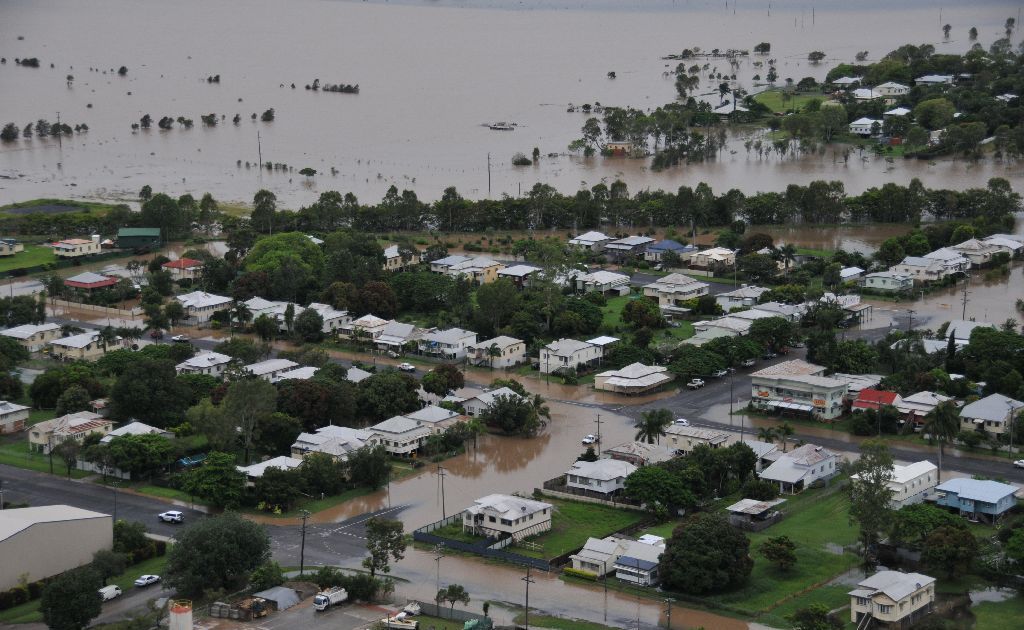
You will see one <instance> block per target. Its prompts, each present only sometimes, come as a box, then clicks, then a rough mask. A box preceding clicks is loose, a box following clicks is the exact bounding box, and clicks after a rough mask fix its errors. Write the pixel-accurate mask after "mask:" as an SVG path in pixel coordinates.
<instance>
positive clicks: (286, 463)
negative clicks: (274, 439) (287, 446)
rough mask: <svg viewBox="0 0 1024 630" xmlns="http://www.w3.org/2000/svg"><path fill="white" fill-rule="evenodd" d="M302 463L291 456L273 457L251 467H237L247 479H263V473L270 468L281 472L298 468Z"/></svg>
mask: <svg viewBox="0 0 1024 630" xmlns="http://www.w3.org/2000/svg"><path fill="white" fill-rule="evenodd" d="M301 463H302V460H301V459H298V458H296V457H291V456H290V455H278V456H277V457H272V458H271V459H268V460H266V461H263V462H258V463H256V464H251V465H249V466H235V468H236V469H237V470H238V472H240V473H242V474H243V475H245V476H246V477H257V478H258V477H262V476H263V473H264V472H266V470H267V469H268V468H278V469H280V470H291V469H292V468H298V467H299V464H301Z"/></svg>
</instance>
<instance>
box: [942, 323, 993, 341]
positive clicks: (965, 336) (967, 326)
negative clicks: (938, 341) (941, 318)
mask: <svg viewBox="0 0 1024 630" xmlns="http://www.w3.org/2000/svg"><path fill="white" fill-rule="evenodd" d="M995 327H996V325H995V324H993V323H991V322H971V321H966V320H963V319H954V320H952V321H951V322H949V326H947V327H946V338H947V339H948V338H949V336H950V335H953V338H954V339H956V340H957V341H970V340H971V333H972V332H974V329H975V328H992V329H995Z"/></svg>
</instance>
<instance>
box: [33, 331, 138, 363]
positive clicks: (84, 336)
mask: <svg viewBox="0 0 1024 630" xmlns="http://www.w3.org/2000/svg"><path fill="white" fill-rule="evenodd" d="M124 345H125V340H124V339H122V338H121V337H118V338H117V339H115V340H114V341H111V342H110V343H108V344H106V345H104V344H103V343H102V342H101V341H100V334H99V333H98V332H96V331H95V330H91V331H87V332H84V333H80V334H77V335H71V336H70V337H60V338H58V339H54V340H53V341H51V342H50V356H52V357H53V358H54V359H59V360H62V361H93V360H95V359H98V358H99V357H101V356H103V355H104V354H106V353H107V352H108V351H109V350H117V349H118V348H122V347H124Z"/></svg>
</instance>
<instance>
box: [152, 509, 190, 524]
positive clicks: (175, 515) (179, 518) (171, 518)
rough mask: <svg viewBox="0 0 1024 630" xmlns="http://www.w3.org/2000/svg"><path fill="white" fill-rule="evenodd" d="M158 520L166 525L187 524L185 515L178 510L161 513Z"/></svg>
mask: <svg viewBox="0 0 1024 630" xmlns="http://www.w3.org/2000/svg"><path fill="white" fill-rule="evenodd" d="M157 518H158V519H160V520H161V521H163V522H165V523H183V522H185V515H184V514H182V513H181V512H179V511H177V510H171V511H170V512H161V513H160V514H157Z"/></svg>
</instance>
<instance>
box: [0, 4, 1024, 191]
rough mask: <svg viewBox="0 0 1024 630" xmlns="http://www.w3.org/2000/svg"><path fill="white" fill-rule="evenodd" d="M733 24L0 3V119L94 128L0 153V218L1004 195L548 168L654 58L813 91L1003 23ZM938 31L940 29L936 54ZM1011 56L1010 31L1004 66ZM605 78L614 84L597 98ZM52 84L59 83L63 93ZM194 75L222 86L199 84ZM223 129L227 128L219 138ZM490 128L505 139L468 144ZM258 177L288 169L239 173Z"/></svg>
mask: <svg viewBox="0 0 1024 630" xmlns="http://www.w3.org/2000/svg"><path fill="white" fill-rule="evenodd" d="M739 4H740V5H741V6H739V7H737V3H736V2H728V1H727V0H726V1H724V2H722V1H718V0H715V1H712V0H691V1H685V0H644V1H640V0H624V1H621V2H617V1H613V0H597V1H594V2H585V3H584V2H569V1H566V0H523V1H516V0H489V1H484V2H468V1H466V2H463V1H459V0H448V1H441V2H428V1H427V0H407V1H405V2H400V3H395V2H383V1H375V2H355V1H347V0H295V1H293V2H289V3H285V4H282V3H280V2H274V1H272V0H253V1H252V2H247V3H245V4H244V5H239V4H238V3H234V2H226V1H223V0H213V1H210V0H181V1H180V2H176V3H175V5H174V11H173V16H172V15H170V14H168V12H167V6H166V5H165V3H159V2H135V1H133V0H96V1H94V2H88V3H84V2H74V1H73V0H38V1H34V2H23V1H18V0H0V15H2V16H3V19H2V20H0V56H3V57H6V58H7V63H6V64H4V65H0V121H2V122H7V121H16V122H17V123H18V124H19V126H24V125H25V124H26V123H27V122H29V121H34V120H37V119H39V118H46V119H49V120H51V121H54V120H56V118H57V115H58V112H59V114H60V120H61V121H62V122H65V123H68V124H70V125H72V126H73V125H75V124H79V123H86V124H88V126H89V128H90V131H89V132H88V133H85V134H79V135H76V136H75V137H74V138H69V139H66V140H65V141H64V142H62V143H61V144H58V143H56V142H55V141H53V140H52V139H42V140H41V139H39V138H33V139H31V140H23V139H22V140H18V141H17V142H14V143H9V144H5V145H3V146H0V204H2V203H9V202H13V201H20V200H25V199H29V198H36V197H43V196H49V197H84V198H107V199H109V198H133V197H134V196H135V195H136V194H137V191H138V190H139V189H140V188H141V187H142V186H143V185H146V184H149V185H151V186H153V188H154V189H156V190H162V191H166V192H168V193H171V194H174V195H179V194H183V193H186V192H188V193H192V194H193V195H198V194H200V193H203V192H207V191H209V192H212V193H213V194H214V195H215V196H216V197H217V198H219V199H224V200H234V201H248V200H251V199H252V195H253V193H254V192H255V191H256V190H258V189H259V188H268V189H270V190H272V191H274V192H275V193H276V194H277V195H278V197H279V199H280V200H281V202H282V204H283V205H285V206H287V207H297V206H298V205H300V204H303V203H309V202H310V201H312V200H313V199H315V198H316V197H317V196H318V195H319V193H320V192H322V191H325V190H340V191H351V192H354V193H355V194H356V195H358V196H359V197H360V198H362V199H363V200H365V201H372V200H377V199H380V198H381V197H382V196H383V194H384V192H385V191H386V190H387V188H388V187H389V186H390V185H392V184H394V185H396V186H398V187H399V188H400V189H411V190H414V191H416V192H417V194H418V195H419V196H420V197H421V198H422V199H434V198H437V197H439V196H440V194H441V191H442V190H443V189H444V188H445V187H447V186H451V185H454V186H456V187H457V188H458V189H459V190H460V192H462V193H463V194H464V195H466V196H470V197H474V198H481V197H486V196H488V195H490V196H500V195H502V194H510V195H515V194H518V192H519V191H520V189H521V188H529V187H531V186H532V185H533V184H534V183H536V182H546V183H550V184H552V185H555V186H556V187H558V188H559V189H560V190H562V191H565V192H572V191H574V190H576V189H578V188H579V187H580V186H581V185H586V186H593V185H594V184H597V183H598V182H600V181H602V180H610V179H614V178H616V177H620V178H623V179H624V180H625V181H626V182H627V183H628V184H629V185H630V187H631V189H632V190H634V191H635V190H639V189H644V188H652V189H653V188H664V189H675V188H676V187H678V186H680V185H683V184H687V185H694V184H696V183H698V182H700V181H707V182H708V183H709V184H711V185H712V187H713V188H714V189H716V190H718V191H723V190H726V189H729V188H734V187H735V188H740V189H742V190H744V191H745V192H748V193H749V192H755V191H758V190H781V189H783V188H784V187H785V186H786V185H788V184H790V183H806V182H808V181H811V180H814V179H822V178H824V179H840V180H842V181H843V182H844V183H845V184H846V188H847V190H848V191H850V192H858V191H861V190H864V189H866V188H868V187H871V186H877V185H880V184H882V183H885V182H890V181H892V182H899V183H906V182H907V181H908V180H909V179H910V178H911V177H920V178H921V179H922V180H923V181H924V183H925V184H926V185H928V186H935V187H939V186H941V187H953V188H964V187H970V186H979V185H983V184H984V182H985V181H986V180H987V179H988V178H989V177H991V176H993V175H1001V176H1005V177H1007V178H1009V179H1010V180H1011V181H1012V182H1013V183H1014V184H1015V185H1016V186H1017V187H1018V188H1020V187H1021V186H1020V184H1021V183H1022V181H1024V177H1022V169H1021V167H1020V166H1019V165H1005V164H1001V163H996V162H993V161H983V162H981V163H979V164H969V163H965V162H954V161H942V162H938V163H935V164H930V163H927V162H918V161H911V162H903V161H896V162H894V163H892V164H889V163H887V162H885V161H884V160H877V159H873V158H869V159H867V160H864V161H862V160H860V159H859V157H858V159H853V160H851V161H850V163H849V164H843V163H842V161H841V160H839V161H838V162H837V161H836V160H835V159H834V157H833V156H832V154H831V153H830V152H826V154H825V155H822V156H815V157H811V158H806V159H795V160H794V159H790V158H788V157H787V158H786V159H784V160H781V161H780V160H779V159H778V158H771V159H766V160H758V159H757V158H756V156H754V157H751V156H750V155H748V154H747V152H746V151H745V150H744V148H743V146H742V140H743V137H737V138H734V139H733V141H732V145H731V147H730V149H729V150H727V151H724V152H723V154H722V156H721V158H720V159H719V160H718V161H716V162H713V163H709V164H696V165H687V166H683V167H679V168H675V169H671V170H668V171H664V172H661V173H655V172H652V171H651V170H649V168H647V161H645V160H627V159H616V158H607V159H606V158H600V157H597V158H592V159H583V158H579V157H574V156H569V155H566V154H565V153H566V146H567V145H568V143H569V142H570V141H571V140H573V139H574V138H576V137H578V136H579V128H580V126H581V125H582V123H583V121H584V119H585V117H584V115H583V114H578V113H577V114H569V113H567V112H566V106H567V105H568V104H569V103H575V104H577V105H579V104H582V103H595V102H600V103H603V104H605V105H622V106H626V105H628V106H633V107H638V108H644V109H647V108H654V107H657V106H659V105H662V104H664V103H667V102H670V101H671V100H672V99H673V98H674V87H673V79H672V78H671V76H664V75H663V73H665V72H666V71H667V70H671V69H672V68H674V66H675V65H676V63H677V62H675V61H669V60H663V59H661V57H662V56H664V55H666V54H670V53H678V52H679V51H680V50H681V49H683V48H684V47H693V46H699V47H701V48H702V49H704V50H711V49H713V48H721V49H723V50H724V49H727V48H747V49H749V48H751V47H752V46H753V45H754V44H756V43H757V42H759V41H767V42H771V44H772V55H771V56H772V57H773V58H776V59H777V60H778V69H779V74H780V76H781V78H782V79H785V78H787V77H791V78H794V79H796V80H799V79H800V78H802V77H804V76H813V77H816V78H819V79H820V78H822V77H823V76H824V75H825V73H826V72H827V71H828V70H829V69H830V68H831V67H833V66H834V65H835V64H836V63H839V62H844V61H850V60H852V57H853V55H854V54H855V53H856V52H857V51H861V50H867V51H868V52H869V53H870V54H869V59H878V58H879V57H881V56H882V55H884V54H885V53H886V52H888V51H890V50H892V49H894V48H896V47H898V46H899V45H901V44H903V43H907V42H913V43H922V42H929V43H933V44H934V45H935V46H936V48H937V49H938V51H939V52H944V53H945V52H949V53H959V52H962V51H964V50H966V49H967V48H968V47H969V45H970V42H969V41H968V40H967V38H966V31H967V29H968V28H969V27H971V26H976V27H977V28H978V30H979V32H980V33H981V35H980V38H979V41H980V43H982V45H984V46H986V47H987V46H988V45H989V44H990V43H991V42H992V41H993V40H995V39H996V38H998V37H1001V36H1002V25H1003V22H1004V21H1005V19H1006V18H1007V17H1010V16H1016V15H1017V14H1018V13H1019V10H1020V6H1019V3H1014V2H1011V1H1008V0H979V1H978V2H971V3H960V4H954V5H952V6H945V7H942V8H939V7H937V6H934V5H935V3H933V2H927V1H925V0H912V1H910V2H905V3H900V6H899V7H898V8H897V7H894V6H893V5H892V3H889V2H882V1H881V0H872V1H868V2H863V3H853V4H851V3H816V4H815V3H810V6H808V3H806V2H797V1H796V0H776V1H775V2H772V3H763V2H759V3H746V2H745V3H739ZM879 11H884V15H885V19H879ZM943 23H949V24H951V25H952V26H953V32H952V35H951V38H950V39H949V40H948V41H944V40H943V37H942V32H941V25H942V24H943ZM1018 40H1019V34H1017V33H1015V35H1014V42H1013V43H1014V46H1016V44H1017V43H1018ZM811 50H822V51H824V52H826V54H827V56H828V58H827V59H826V61H824V62H822V63H821V64H819V65H817V66H812V65H810V64H808V62H807V61H806V56H807V53H808V52H809V51H811ZM23 57H38V58H39V59H40V61H41V64H42V65H41V67H40V68H38V69H32V68H27V67H21V66H19V65H16V64H15V63H14V61H13V60H14V59H15V58H23ZM755 61H757V60H756V59H754V58H743V59H741V60H740V65H739V67H738V68H736V69H735V73H736V75H737V82H738V85H739V86H741V87H743V88H745V89H748V90H751V91H756V89H757V88H756V86H754V85H753V79H752V77H753V75H754V74H756V73H761V74H764V73H765V69H764V68H755V67H754V65H753V64H754V62H755ZM51 63H52V64H54V67H53V68H50V64H51ZM690 63H692V62H690ZM707 63H708V64H709V68H708V70H709V71H716V70H717V71H718V72H724V73H729V72H732V71H733V70H731V69H730V67H729V64H728V62H727V61H726V60H725V59H724V58H717V59H708V60H707ZM121 65H125V66H127V67H128V73H127V75H126V76H124V77H120V76H118V75H117V74H116V72H115V71H114V69H116V68H118V67H119V66H121ZM609 71H614V72H616V74H617V78H616V79H609V78H607V76H606V75H607V73H608V72H609ZM67 75H72V76H73V77H74V79H73V80H72V81H71V82H70V86H69V85H68V81H67V80H66V76H67ZM212 75H219V76H220V82H219V83H210V82H208V81H207V80H206V79H207V77H210V76H212ZM314 78H319V79H320V80H321V81H322V82H324V83H348V84H359V85H360V93H359V94H343V93H325V92H313V91H307V90H305V89H303V87H304V86H305V85H306V84H307V83H311V82H312V81H313V79H314ZM292 83H294V84H295V85H296V88H295V89H291V88H290V85H291V84H292ZM718 83H719V81H717V80H712V79H710V78H708V77H707V73H705V77H704V80H703V82H702V85H701V86H700V88H699V92H700V95H701V98H704V99H706V100H708V101H709V102H712V103H713V104H715V105H717V104H718V98H717V85H718ZM90 106H91V107H90ZM271 107H273V108H274V109H275V111H276V120H275V121H274V122H272V123H262V122H254V121H250V119H249V116H250V114H252V113H253V112H256V113H260V112H263V111H264V110H266V109H267V108H271ZM147 113H148V114H150V115H152V116H153V117H154V120H157V119H159V118H160V117H162V116H170V117H172V118H177V117H179V116H184V117H187V118H191V119H193V120H194V121H195V127H193V128H192V129H187V130H186V129H183V128H180V127H179V126H178V125H175V127H174V129H172V130H169V131H161V130H158V129H156V127H155V125H154V128H153V129H151V130H143V131H137V132H133V131H132V129H131V124H132V123H135V122H138V120H139V118H140V117H141V116H142V115H143V114H147ZM207 113H216V114H221V115H226V116H227V118H226V119H224V120H221V121H220V123H219V124H218V125H217V126H216V127H214V128H207V127H204V126H203V124H202V123H201V121H200V115H202V114H207ZM236 113H237V114H240V115H241V122H240V124H238V125H234V124H232V121H231V118H232V117H233V116H234V115H235V114H236ZM495 121H508V122H515V123H517V125H518V127H517V128H516V130H515V131H511V132H502V131H492V130H489V129H488V128H487V127H486V126H483V123H489V122H495ZM744 133H746V132H744ZM534 147H537V148H539V149H540V151H541V153H542V155H544V156H547V155H548V154H549V153H554V154H557V155H556V156H555V157H543V158H542V159H541V160H540V163H539V164H538V165H536V166H531V167H526V168H517V167H513V166H512V165H511V164H510V162H511V157H512V154H513V153H515V152H517V151H521V152H524V153H527V154H529V153H530V152H531V151H532V149H533V148H534ZM488 155H490V180H491V185H490V187H489V185H488ZM261 159H262V160H263V161H273V162H277V163H286V164H288V165H291V166H293V167H294V171H292V172H281V171H277V172H275V173H267V172H265V171H263V170H261V169H257V168H249V169H247V168H245V166H244V163H245V162H246V161H248V162H251V163H257V162H259V161H260V160H261ZM239 161H241V163H242V166H238V165H237V163H238V162H239ZM303 167H311V168H314V169H317V170H318V171H320V172H321V173H320V174H319V175H317V176H316V177H314V178H310V179H307V178H305V177H302V176H300V175H298V170H299V169H301V168H303ZM332 167H334V168H337V169H338V171H337V173H336V174H333V175H332V174H331V173H330V169H331V168H332ZM489 188H490V189H489Z"/></svg>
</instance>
